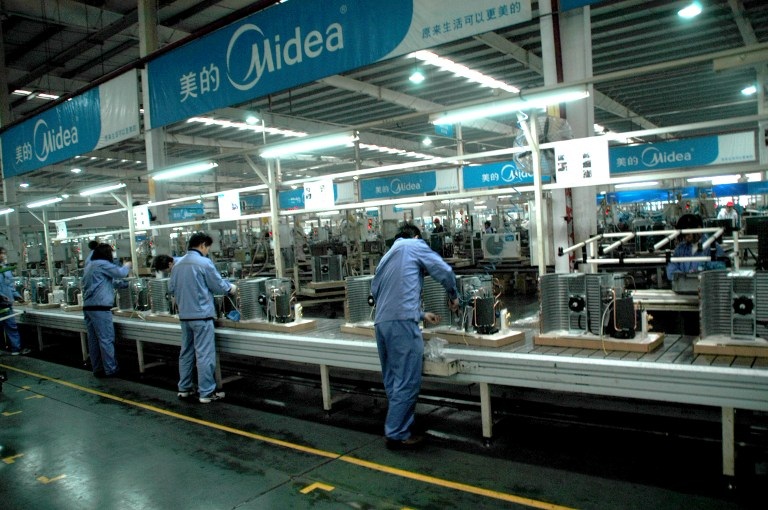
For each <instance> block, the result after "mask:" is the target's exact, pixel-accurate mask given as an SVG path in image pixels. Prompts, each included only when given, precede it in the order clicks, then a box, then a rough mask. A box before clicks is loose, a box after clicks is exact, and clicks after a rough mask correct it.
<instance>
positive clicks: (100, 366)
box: [83, 310, 118, 375]
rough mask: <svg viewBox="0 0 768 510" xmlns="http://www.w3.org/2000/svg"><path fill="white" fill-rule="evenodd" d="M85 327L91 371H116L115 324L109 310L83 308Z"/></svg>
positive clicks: (108, 373)
mask: <svg viewBox="0 0 768 510" xmlns="http://www.w3.org/2000/svg"><path fill="white" fill-rule="evenodd" d="M83 315H84V316H85V327H86V328H87V329H88V354H89V355H90V356H91V369H92V370H93V373H94V374H95V373H97V372H101V371H102V370H103V371H104V373H105V374H106V375H112V374H114V373H116V372H117V368H118V367H117V360H116V359H115V325H114V324H113V323H112V312H111V311H110V310H84V311H83Z"/></svg>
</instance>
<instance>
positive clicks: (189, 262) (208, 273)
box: [168, 232, 237, 404]
mask: <svg viewBox="0 0 768 510" xmlns="http://www.w3.org/2000/svg"><path fill="white" fill-rule="evenodd" d="M212 244H213V239H211V236H209V235H208V234H205V233H203V232H196V233H194V234H192V237H190V238H189V242H188V243H187V248H188V250H187V254H186V255H184V256H183V257H182V258H181V259H179V261H178V262H177V263H176V264H174V265H173V271H171V278H170V280H169V282H168V292H170V293H171V294H172V295H174V296H175V298H176V305H177V306H178V308H179V321H180V322H181V353H180V354H179V385H178V389H179V393H178V396H179V398H182V399H186V398H188V397H191V396H192V395H194V383H193V380H192V369H193V367H194V366H195V362H197V384H198V391H199V401H200V403H202V404H208V403H210V402H213V401H215V400H220V399H222V398H224V392H217V391H216V377H215V372H216V344H215V337H214V331H213V326H214V324H213V321H214V318H215V317H216V310H215V307H214V301H213V296H214V294H227V293H229V294H233V295H234V294H235V293H236V292H237V286H235V285H233V284H231V283H229V282H228V281H226V280H224V279H223V278H222V277H221V275H220V274H219V271H218V270H216V266H214V265H213V261H211V259H209V258H208V250H210V248H211V245H212Z"/></svg>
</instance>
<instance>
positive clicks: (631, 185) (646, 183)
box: [614, 181, 659, 189]
mask: <svg viewBox="0 0 768 510" xmlns="http://www.w3.org/2000/svg"><path fill="white" fill-rule="evenodd" d="M658 184H659V181H643V182H627V183H624V184H617V185H616V186H614V188H616V189H623V188H645V187H648V188H649V187H651V186H656V185H658Z"/></svg>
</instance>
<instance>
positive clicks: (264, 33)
mask: <svg viewBox="0 0 768 510" xmlns="http://www.w3.org/2000/svg"><path fill="white" fill-rule="evenodd" d="M530 19H531V1H530V0H520V1H513V2H509V1H499V0H475V1H474V2H466V1H465V0H418V1H416V0H388V1H386V2H382V1H380V0H324V1H323V2H286V3H282V4H279V5H275V6H273V7H270V8H269V9H265V10H263V11H260V12H257V13H255V14H253V15H251V16H249V17H247V18H244V19H242V20H240V21H237V22H235V23H232V24H231V25H228V26H226V27H224V28H221V29H219V30H217V31H215V32H213V33H211V34H209V35H207V36H205V37H203V38H200V39H197V40H195V41H192V42H190V43H189V44H186V45H184V46H182V47H180V48H178V49H176V50H174V51H171V52H169V53H167V54H165V55H163V56H161V57H160V58H158V59H156V60H153V61H152V62H150V63H149V64H148V72H149V96H150V105H149V106H150V108H149V118H150V120H149V126H150V128H156V127H162V126H166V125H168V124H171V123H173V122H177V121H180V120H183V119H186V118H189V117H193V116H195V115H199V114H201V113H205V112H209V111H211V110H214V109H216V108H220V107H226V106H230V105H233V104H238V103H243V102H245V101H248V100H251V99H254V98H258V97H263V96H266V95H267V94H271V93H273V92H276V91H279V90H285V89H288V88H291V87H295V86H297V85H302V84H304V83H309V82H312V81H314V80H318V79H320V78H324V77H326V76H331V75H334V74H339V73H342V72H344V71H349V70H352V69H357V68H360V67H363V66H366V65H369V64H372V63H374V62H377V61H381V60H386V59H390V58H394V57H397V56H401V55H405V54H408V53H411V52H413V51H417V50H421V49H424V48H429V47H432V46H437V45H440V44H443V43H446V42H450V41H455V40H458V39H462V38H465V37H470V36H472V35H476V34H479V33H483V32H488V31H490V30H496V29H499V28H503V27H506V26H509V25H514V24H517V23H522V22H524V21H528V20H530Z"/></svg>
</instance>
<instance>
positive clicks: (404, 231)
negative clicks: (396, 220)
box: [395, 223, 421, 239]
mask: <svg viewBox="0 0 768 510" xmlns="http://www.w3.org/2000/svg"><path fill="white" fill-rule="evenodd" d="M413 237H421V230H419V227H417V226H416V225H411V224H410V223H403V224H402V225H400V230H399V231H398V232H397V235H396V236H395V239H403V238H404V239H411V238H413Z"/></svg>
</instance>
